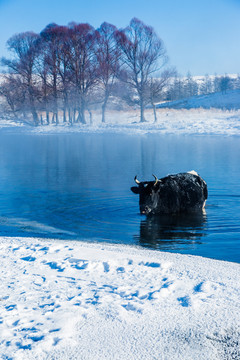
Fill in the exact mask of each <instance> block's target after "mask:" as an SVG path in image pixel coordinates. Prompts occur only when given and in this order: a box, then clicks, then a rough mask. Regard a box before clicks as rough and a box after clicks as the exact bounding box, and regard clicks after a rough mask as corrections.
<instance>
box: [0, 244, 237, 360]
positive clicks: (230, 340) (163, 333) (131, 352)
mask: <svg viewBox="0 0 240 360" xmlns="http://www.w3.org/2000/svg"><path fill="white" fill-rule="evenodd" d="M0 263H1V268H0V272H1V279H2V280H1V284H0V294H1V295H0V306H1V313H0V354H1V359H24V360H28V359H29V360H30V359H31V360H34V359H41V360H42V359H58V360H62V359H101V360H103V359H111V360H112V359H121V360H124V359H127V360H131V359H134V360H135V359H144V360H145V359H167V360H168V359H171V360H174V359H176V360H181V359H182V360H190V359H191V360H192V359H200V360H201V359H204V360H206V359H208V360H211V359H214V360H218V359H229V360H230V359H239V358H240V342H239V338H240V322H239V307H240V271H239V270H240V265H239V264H235V263H229V262H223V261H217V260H210V259H205V258H201V257H194V256H187V255H179V254H170V253H163V252H156V251H149V250H142V249H140V248H134V247H130V246H118V245H106V244H94V243H87V242H72V241H71V242H70V241H68V242H66V241H60V240H54V239H53V240H52V239H36V238H34V239H33V238H11V237H1V238H0Z"/></svg>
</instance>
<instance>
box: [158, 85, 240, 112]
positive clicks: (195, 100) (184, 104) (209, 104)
mask: <svg viewBox="0 0 240 360" xmlns="http://www.w3.org/2000/svg"><path fill="white" fill-rule="evenodd" d="M239 99H240V90H239V89H237V90H228V91H227V92H224V93H222V92H216V93H212V94H207V95H198V96H192V97H189V98H185V99H180V100H175V101H168V102H165V103H162V104H159V105H158V107H159V108H165V107H168V108H172V109H196V108H204V109H211V108H215V109H225V110H226V109H228V110H231V109H239V108H240V101H239Z"/></svg>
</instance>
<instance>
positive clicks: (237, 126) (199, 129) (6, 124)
mask: <svg viewBox="0 0 240 360" xmlns="http://www.w3.org/2000/svg"><path fill="white" fill-rule="evenodd" d="M92 115H93V120H92V122H90V119H87V124H85V125H82V124H78V123H75V124H73V125H69V124H66V123H65V124H64V123H62V122H61V123H60V124H59V125H58V126H56V124H50V125H41V126H38V127H31V126H27V125H24V124H23V123H19V122H14V121H12V120H11V121H7V120H3V119H2V120H0V129H9V130H11V131H13V130H14V131H15V130H16V129H17V130H18V131H24V132H29V133H34V134H36V133H37V134H51V133H54V134H56V133H66V132H70V133H72V132H73V133H77V132H93V133H104V132H111V133H128V134H148V133H159V134H178V135H183V134H184V135H226V136H232V135H237V136H239V135H240V110H220V109H190V110H187V109H181V110H176V109H157V122H155V121H154V116H153V111H152V110H151V109H147V110H146V113H145V116H146V122H143V123H140V122H139V111H138V110H129V111H109V112H108V113H107V116H106V123H102V122H101V113H100V112H93V114H92Z"/></svg>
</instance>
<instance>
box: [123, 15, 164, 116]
mask: <svg viewBox="0 0 240 360" xmlns="http://www.w3.org/2000/svg"><path fill="white" fill-rule="evenodd" d="M116 40H117V43H118V45H119V47H120V49H121V51H122V54H123V59H122V61H123V64H124V65H125V66H126V67H127V71H128V77H127V78H126V81H127V82H128V84H130V85H131V86H132V88H133V89H134V90H135V92H136V95H137V97H138V100H139V105H140V112H141V115H140V121H141V122H143V121H145V118H144V110H145V106H146V104H147V101H148V100H147V88H148V82H149V78H150V77H151V76H153V74H154V73H156V72H157V71H159V70H160V68H161V67H162V66H163V65H164V64H165V63H166V56H165V54H166V52H165V49H164V45H163V42H162V40H161V39H160V38H159V37H158V36H157V34H156V33H155V31H154V29H153V28H152V27H151V26H147V25H145V24H144V23H143V22H142V21H140V20H138V19H136V18H133V19H132V20H131V22H130V25H129V26H128V27H127V28H125V29H123V30H120V31H117V32H116Z"/></svg>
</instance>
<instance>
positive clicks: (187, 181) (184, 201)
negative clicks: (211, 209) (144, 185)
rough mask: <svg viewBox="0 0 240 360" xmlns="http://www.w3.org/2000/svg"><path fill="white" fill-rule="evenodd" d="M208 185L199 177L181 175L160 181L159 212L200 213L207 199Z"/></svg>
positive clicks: (190, 174)
mask: <svg viewBox="0 0 240 360" xmlns="http://www.w3.org/2000/svg"><path fill="white" fill-rule="evenodd" d="M207 196H208V194H207V185H206V183H205V181H204V180H203V179H202V178H201V177H200V176H198V175H195V174H192V173H180V174H176V175H169V176H166V177H165V178H162V179H161V180H160V187H159V206H158V207H159V209H158V210H159V212H162V213H179V212H194V211H199V210H200V209H202V208H203V207H204V204H205V201H206V199H207Z"/></svg>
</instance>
